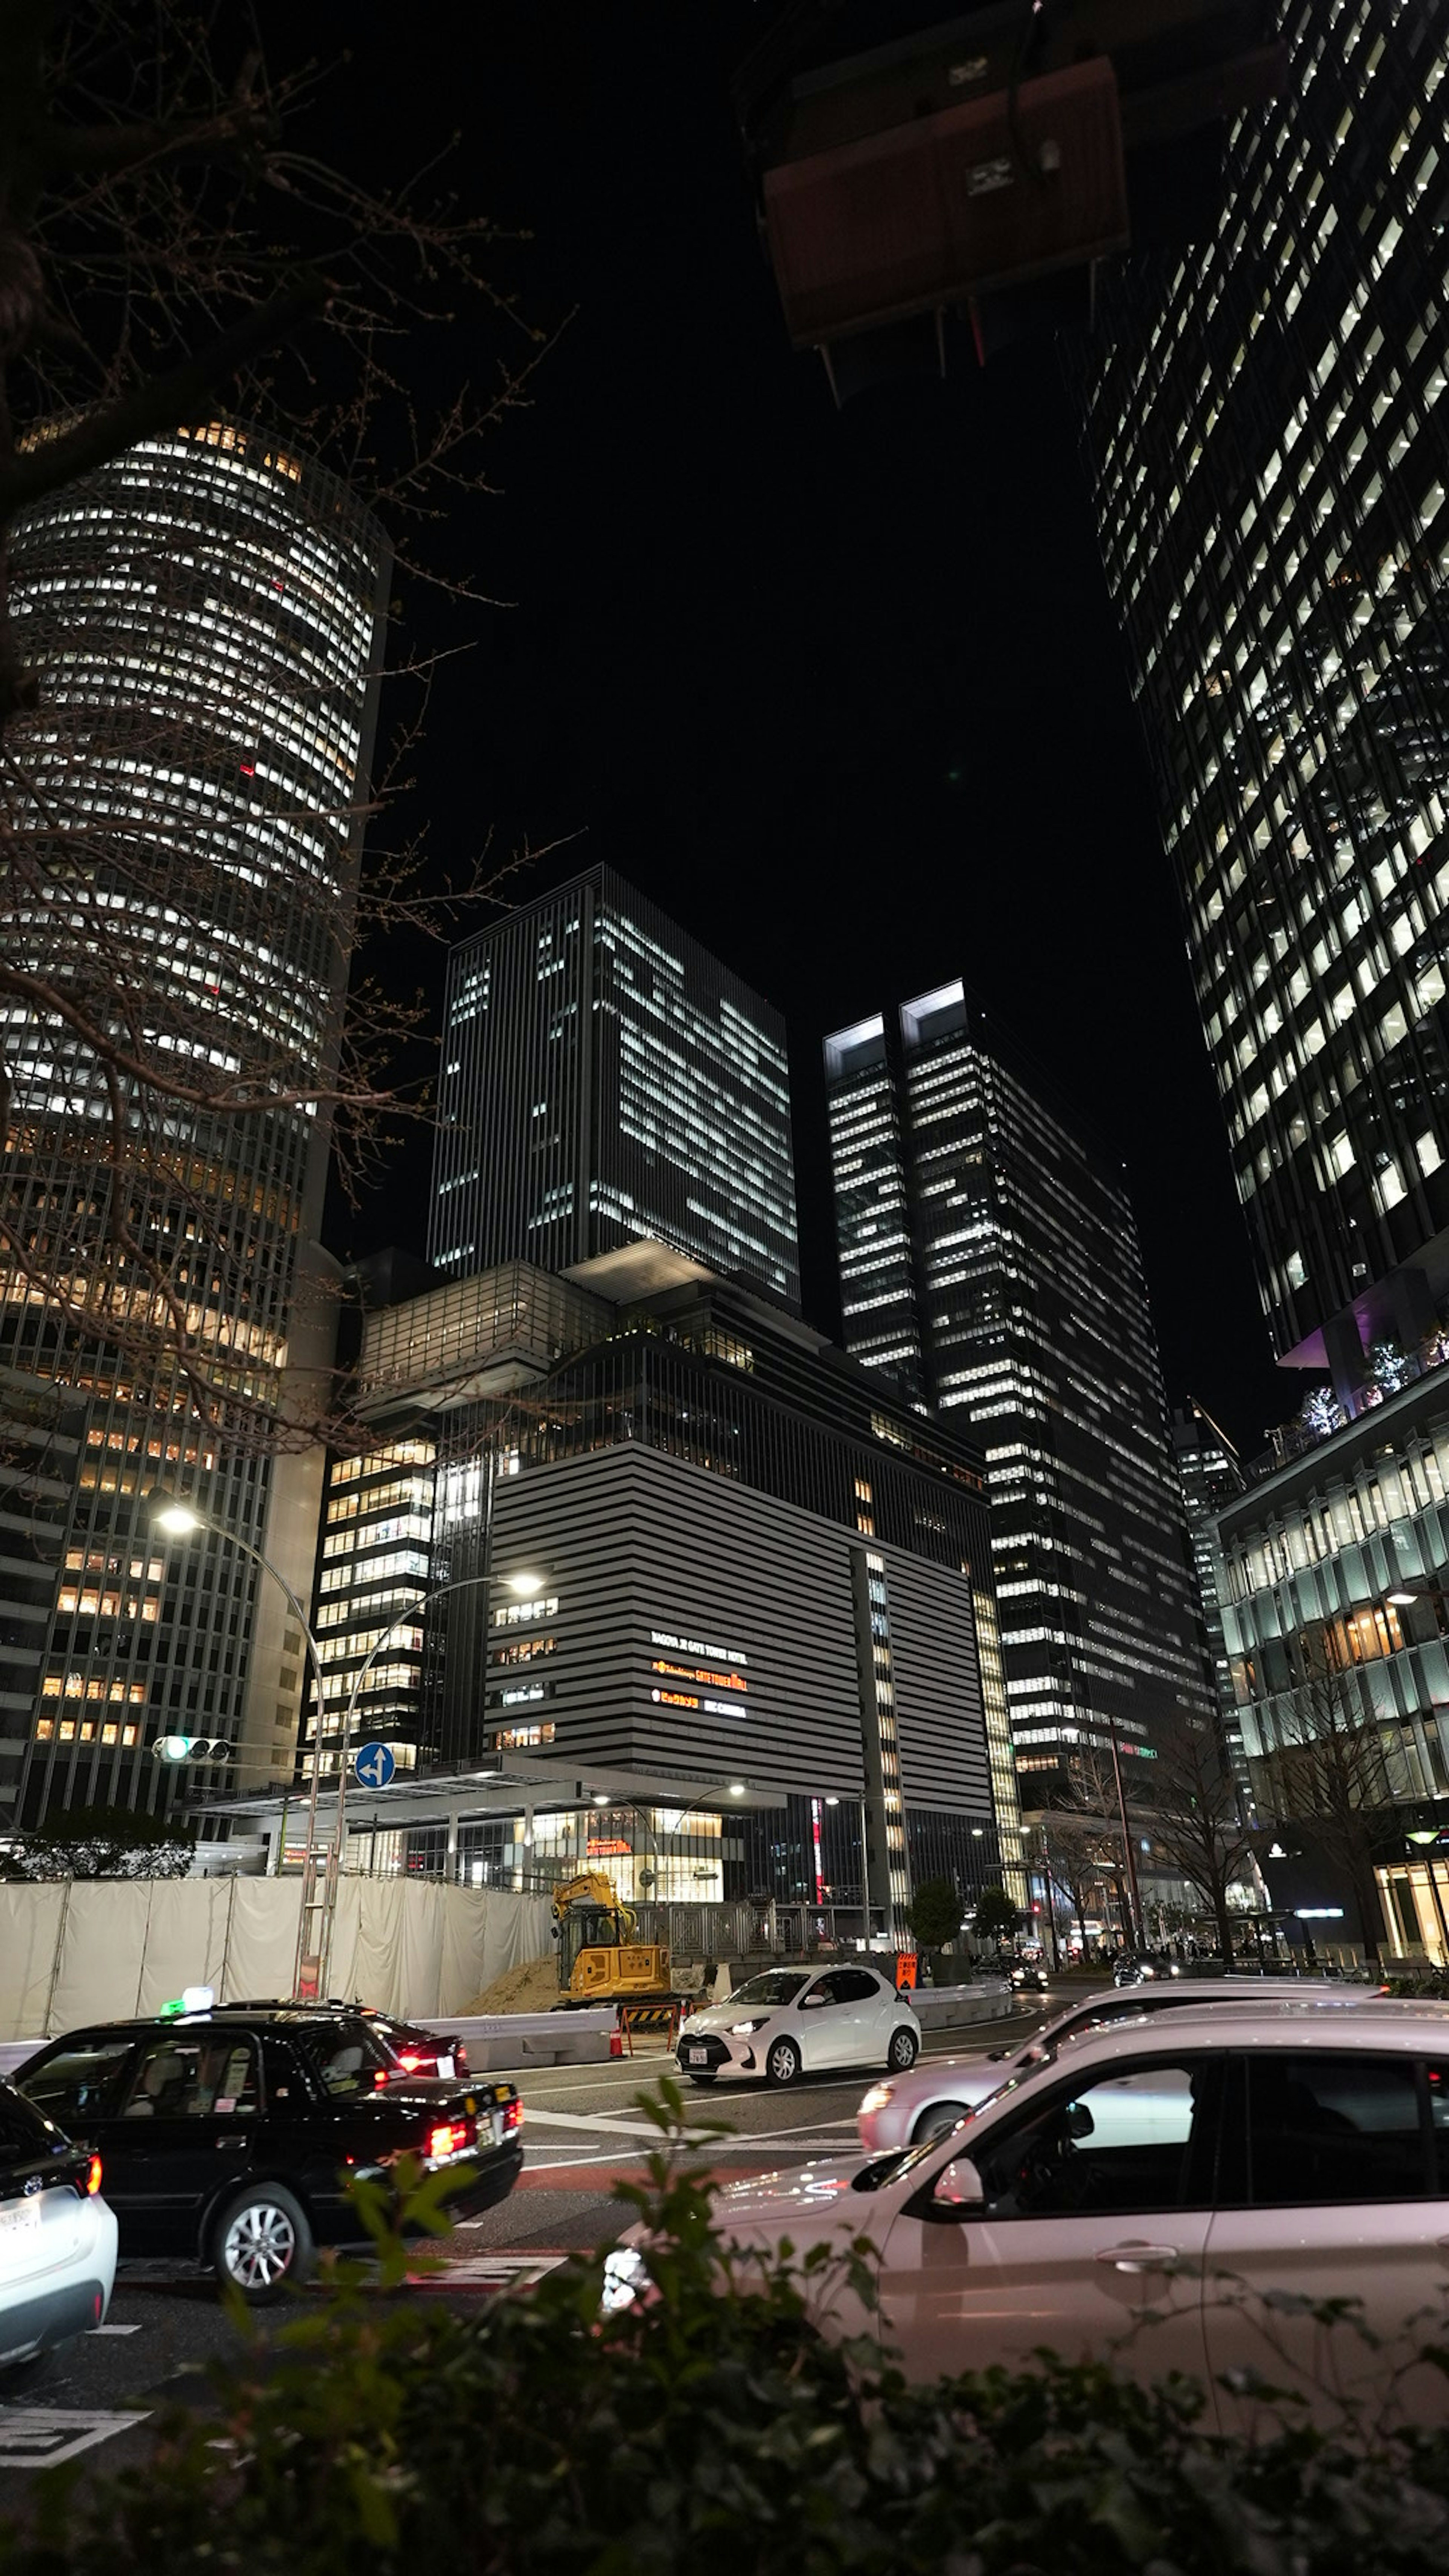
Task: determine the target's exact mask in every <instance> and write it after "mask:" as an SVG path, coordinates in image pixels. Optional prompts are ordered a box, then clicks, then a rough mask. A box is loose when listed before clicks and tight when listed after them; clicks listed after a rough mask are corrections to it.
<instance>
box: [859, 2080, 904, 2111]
mask: <svg viewBox="0 0 1449 2576" xmlns="http://www.w3.org/2000/svg"><path fill="white" fill-rule="evenodd" d="M895 2098H896V2088H895V2086H894V2084H872V2086H871V2088H870V2091H869V2092H868V2093H867V2094H866V2096H865V2099H864V2100H863V2102H862V2103H861V2106H860V2107H861V2109H862V2111H883V2110H884V2109H885V2107H886V2104H887V2103H888V2102H893V2101H894V2100H895Z"/></svg>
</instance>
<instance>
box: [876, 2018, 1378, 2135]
mask: <svg viewBox="0 0 1449 2576" xmlns="http://www.w3.org/2000/svg"><path fill="white" fill-rule="evenodd" d="M1375 2000H1380V1999H1379V1998H1375V1997H1374V1996H1373V1994H1372V1993H1371V1992H1370V1991H1369V1990H1368V1989H1367V1988H1365V1987H1363V1986H1343V1985H1338V1984H1330V1983H1329V1982H1328V1980H1327V1979H1326V1978H1325V1979H1324V1980H1323V1981H1322V1982H1321V1983H1314V1982H1310V1981H1308V1980H1304V1981H1303V1982H1302V1983H1297V1984H1294V1985H1292V1986H1288V1985H1279V1984H1277V1983H1276V1982H1275V1981H1274V1980H1273V1979H1271V1978H1268V1979H1263V1980H1257V1979H1254V1978H1252V1977H1198V1978H1194V1979H1192V1980H1191V1981H1185V1982H1184V1983H1182V1984H1181V1985H1178V1984H1175V1983H1174V1984H1172V1985H1168V1984H1163V1985H1160V1986H1157V1985H1139V1986H1128V1987H1125V1988H1123V1989H1122V1990H1121V1991H1120V1992H1114V1991H1113V1990H1112V1989H1111V1988H1110V1987H1109V1988H1108V1989H1107V1990H1106V1992H1105V1993H1103V1994H1096V1995H1088V1996H1086V1997H1084V1999H1083V2000H1082V2002H1080V2003H1076V2004H1073V2005H1072V2006H1071V2008H1070V2010H1069V2011H1067V2012H1061V2013H1057V2014H1055V2015H1054V2016H1053V2018H1052V2019H1051V2020H1050V2021H1048V2022H1043V2024H1042V2026H1041V2029H1040V2030H1039V2031H1038V2032H1037V2033H1036V2035H1035V2037H1034V2038H1032V2039H1029V2040H1027V2041H1026V2042H1025V2044H1024V2045H1023V2046H1022V2047H1020V2048H994V2049H992V2050H991V2051H990V2053H989V2055H988V2056H985V2057H972V2058H956V2057H933V2058H932V2060H931V2062H930V2064H929V2065H928V2066H918V2067H917V2068H916V2069H915V2070H914V2072H913V2073H910V2074H906V2075H900V2076H891V2077H889V2078H888V2079H887V2080H886V2081H885V2082H884V2083H882V2084H872V2086H871V2088H870V2091H869V2092H868V2093H867V2094H866V2096H865V2098H864V2100H863V2101H862V2103H861V2106H860V2109H859V2111H858V2112H857V2113H856V2122H855V2124H856V2127H857V2128H858V2129H859V2131H860V2142H861V2145H862V2146H863V2147H866V2148H868V2149H869V2150H870V2151H871V2152H872V2153H876V2154H878V2153H879V2152H880V2151H881V2150H882V2149H883V2148H886V2147H909V2146H919V2145H920V2144H921V2143H922V2142H923V2141H924V2140H925V2139H927V2138H940V2137H944V2136H945V2134H946V2131H947V2130H948V2129H954V2127H955V2125H956V2123H957V2121H958V2120H963V2119H964V2118H965V2117H966V2115H967V2113H968V2112H970V2111H974V2110H975V2109H976V2107H977V2104H978V2103H981V2102H984V2101H985V2099H986V2097H987V2095H988V2093H994V2092H995V2091H996V2090H997V2087H998V2086H999V2085H1000V2083H1001V2081H1002V2078H1003V2076H1005V2075H1007V2074H1021V2073H1023V2072H1024V2071H1025V2070H1026V2069H1027V2068H1029V2067H1033V2066H1040V2065H1043V2064H1044V2063H1045V2061H1046V2059H1047V2058H1049V2057H1051V2056H1053V2055H1054V2054H1055V2052H1056V2050H1057V2049H1058V2048H1059V2047H1060V2046H1061V2044H1062V2042H1063V2041H1064V2040H1072V2041H1075V2040H1078V2039H1081V2038H1083V2037H1085V2036H1087V2035H1088V2034H1089V2033H1091V2032H1093V2031H1099V2030H1114V2029H1118V2028H1121V2027H1122V2026H1123V2025H1125V2024H1128V2023H1137V2022H1140V2021H1142V2019H1143V2018H1144V2016H1155V2015H1156V2014H1158V2013H1160V2012H1182V2011H1186V2010H1189V2009H1192V2008H1194V2007H1196V2006H1197V2005H1200V2004H1214V2005H1218V2004H1229V2005H1232V2004H1236V2005H1237V2007H1238V2008H1239V2010H1240V2011H1247V2012H1257V2011H1260V2010H1261V2011H1274V2012H1281V2011H1282V2010H1284V2009H1285V2008H1290V2007H1291V2008H1295V2009H1296V2007H1297V2006H1298V2005H1300V2004H1303V2005H1312V2006H1319V2005H1322V2006H1324V2007H1328V2008H1333V2007H1337V2006H1340V2005H1344V2004H1353V2005H1356V2006H1357V2005H1363V2004H1366V2003H1371V2002H1374V2001H1375Z"/></svg>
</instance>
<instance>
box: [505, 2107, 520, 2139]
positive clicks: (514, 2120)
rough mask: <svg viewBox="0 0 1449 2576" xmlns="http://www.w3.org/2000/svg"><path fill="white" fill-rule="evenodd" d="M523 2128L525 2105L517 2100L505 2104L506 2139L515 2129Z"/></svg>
mask: <svg viewBox="0 0 1449 2576" xmlns="http://www.w3.org/2000/svg"><path fill="white" fill-rule="evenodd" d="M522 2126H523V2104H522V2103H521V2102H519V2101H516V2100H515V2101H512V2102H505V2103H504V2105H503V2134H504V2136H505V2138H506V2137H508V2136H509V2135H510V2133H511V2132H512V2131H513V2130H514V2129H521V2128H522Z"/></svg>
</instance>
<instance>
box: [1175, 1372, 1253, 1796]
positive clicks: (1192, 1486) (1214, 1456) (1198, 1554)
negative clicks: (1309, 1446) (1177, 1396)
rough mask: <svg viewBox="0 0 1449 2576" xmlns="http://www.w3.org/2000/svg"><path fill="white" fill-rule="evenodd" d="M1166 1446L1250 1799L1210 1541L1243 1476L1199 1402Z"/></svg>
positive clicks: (1223, 1704)
mask: <svg viewBox="0 0 1449 2576" xmlns="http://www.w3.org/2000/svg"><path fill="white" fill-rule="evenodd" d="M1172 1448H1173V1455H1174V1457H1175V1458H1176V1460H1177V1473H1178V1478H1179V1481H1180V1483H1181V1485H1182V1499H1183V1503H1184V1505H1185V1507H1186V1510H1187V1535H1188V1543H1189V1545H1190V1546H1191V1549H1192V1563H1193V1571H1194V1573H1195V1574H1196V1576H1197V1597H1198V1604H1199V1607H1200V1609H1201V1611H1202V1624H1203V1633H1204V1635H1205V1637H1206V1639H1207V1650H1208V1660H1209V1662H1210V1664H1211V1666H1212V1676H1213V1687H1214V1689H1215V1691H1216V1693H1217V1703H1218V1716H1219V1720H1220V1722H1221V1725H1222V1732H1223V1742H1224V1745H1225V1747H1226V1750H1227V1756H1228V1760H1229V1761H1230V1763H1231V1764H1232V1768H1233V1777H1234V1779H1235V1780H1236V1781H1237V1784H1238V1787H1239V1789H1240V1790H1241V1791H1242V1792H1243V1794H1244V1796H1245V1798H1247V1799H1248V1800H1249V1802H1251V1799H1252V1779H1251V1776H1250V1774H1249V1770H1248V1761H1247V1755H1246V1753H1245V1752H1244V1749H1243V1721H1242V1712H1241V1710H1240V1709H1239V1707H1238V1704H1237V1695H1236V1693H1235V1691H1234V1688H1233V1673H1232V1662H1231V1658H1230V1657H1229V1654H1228V1650H1227V1643H1226V1640H1225V1638H1224V1636H1223V1611H1222V1602H1221V1600H1220V1599H1219V1596H1218V1584H1219V1579H1220V1578H1219V1573H1218V1566H1217V1543H1216V1542H1217V1533H1216V1522H1217V1516H1218V1514H1219V1512H1224V1511H1226V1510H1227V1508H1228V1505H1229V1504H1230V1503H1233V1502H1236V1500H1237V1498H1238V1496H1239V1494H1241V1493H1242V1492H1243V1490H1244V1488H1245V1486H1246V1484H1247V1481H1248V1480H1247V1477H1246V1476H1245V1475H1244V1473H1243V1470H1242V1467H1241V1466H1240V1465H1239V1462H1238V1453H1237V1451H1236V1449H1235V1448H1234V1447H1233V1444H1232V1442H1231V1440H1230V1439H1229V1438H1228V1436H1227V1433H1226V1432H1225V1431H1221V1430H1220V1429H1219V1428H1218V1425H1217V1424H1216V1423H1215V1422H1214V1421H1213V1420H1212V1418H1211V1416H1210V1415H1209V1414H1206V1413H1204V1412H1203V1410H1202V1407H1201V1406H1200V1405H1197V1404H1194V1405H1191V1406H1189V1407H1187V1408H1186V1409H1182V1410H1179V1411H1177V1412H1175V1413H1174V1414H1173V1417H1172Z"/></svg>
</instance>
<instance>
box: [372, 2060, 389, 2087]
mask: <svg viewBox="0 0 1449 2576" xmlns="http://www.w3.org/2000/svg"><path fill="white" fill-rule="evenodd" d="M386 2082H387V2068H386V2067H385V2066H380V2067H379V2068H378V2070H377V2073H376V2074H375V2075H374V2077H373V2079H372V2089H373V2091H374V2093H380V2092H381V2091H382V2089H383V2086H384V2085H385V2084H386Z"/></svg>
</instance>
